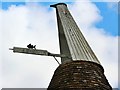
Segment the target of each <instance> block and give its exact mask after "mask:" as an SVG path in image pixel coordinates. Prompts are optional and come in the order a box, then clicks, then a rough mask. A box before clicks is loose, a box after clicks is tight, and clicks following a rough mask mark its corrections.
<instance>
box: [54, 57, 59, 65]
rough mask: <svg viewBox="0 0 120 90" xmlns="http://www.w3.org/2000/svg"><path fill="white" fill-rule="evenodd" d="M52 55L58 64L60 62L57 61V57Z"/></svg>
mask: <svg viewBox="0 0 120 90" xmlns="http://www.w3.org/2000/svg"><path fill="white" fill-rule="evenodd" d="M53 57H54V59H55V60H56V61H57V63H58V64H59V65H60V63H59V61H58V60H57V58H56V57H55V56H53Z"/></svg>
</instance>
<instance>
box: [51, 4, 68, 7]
mask: <svg viewBox="0 0 120 90" xmlns="http://www.w3.org/2000/svg"><path fill="white" fill-rule="evenodd" d="M57 5H65V6H67V4H65V3H57V4H53V5H50V7H55V8H56V6H57Z"/></svg>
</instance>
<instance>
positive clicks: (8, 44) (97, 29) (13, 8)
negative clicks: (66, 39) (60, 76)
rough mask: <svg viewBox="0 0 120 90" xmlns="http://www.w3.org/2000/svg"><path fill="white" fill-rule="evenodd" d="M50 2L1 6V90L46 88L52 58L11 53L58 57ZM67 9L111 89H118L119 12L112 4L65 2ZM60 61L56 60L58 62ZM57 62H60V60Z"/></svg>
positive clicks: (56, 37)
mask: <svg viewBox="0 0 120 90" xmlns="http://www.w3.org/2000/svg"><path fill="white" fill-rule="evenodd" d="M51 4H55V3H52V2H46V3H43V2H39V3H38V2H34V3H33V2H32V3H30V2H26V3H25V2H22V3H21V2H17V3H10V2H4V3H2V8H1V9H0V25H1V27H2V28H0V34H1V35H0V40H1V42H0V48H1V51H2V52H0V55H1V57H0V63H2V65H0V66H2V67H0V71H2V72H0V75H1V78H0V81H1V80H2V82H0V87H3V88H47V87H48V85H49V83H50V80H51V78H52V76H53V73H54V71H55V69H56V68H57V67H58V64H57V62H56V61H55V60H54V58H53V57H45V56H37V55H28V54H27V55H26V54H19V53H13V52H12V51H10V50H9V48H12V47H13V46H16V47H26V46H27V45H28V44H29V43H32V44H33V45H36V48H38V49H45V50H48V51H50V52H52V53H59V41H58V32H57V20H56V12H55V9H54V8H50V7H49V6H50V5H51ZM67 4H68V9H69V10H70V12H71V14H72V16H73V17H74V19H75V21H76V22H77V24H78V26H79V27H80V29H81V31H82V33H83V34H84V36H85V38H86V39H87V41H88V43H89V44H90V46H91V47H92V49H93V51H94V52H95V54H96V56H97V57H98V59H99V60H100V62H101V64H102V66H103V68H104V70H105V75H106V77H107V79H108V81H109V83H110V84H111V86H112V87H113V88H117V87H118V28H117V27H118V22H117V19H118V12H117V4H118V3H115V2H104V3H101V2H91V1H89V0H86V2H77V1H75V2H67ZM58 59H59V58H58ZM59 61H60V59H59Z"/></svg>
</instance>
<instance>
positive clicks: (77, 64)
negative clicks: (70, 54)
mask: <svg viewBox="0 0 120 90" xmlns="http://www.w3.org/2000/svg"><path fill="white" fill-rule="evenodd" d="M53 88H54V89H57V90H63V88H64V90H65V89H67V90H68V88H69V89H70V88H71V89H72V90H76V89H78V90H86V89H87V90H112V87H111V86H110V84H109V83H108V81H107V79H106V77H105V75H104V70H103V68H102V66H101V65H99V64H97V63H94V62H89V61H72V62H69V63H65V64H61V65H60V66H59V67H58V68H57V69H56V70H55V72H54V75H53V77H52V79H51V82H50V84H49V86H48V90H52V89H53Z"/></svg>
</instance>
